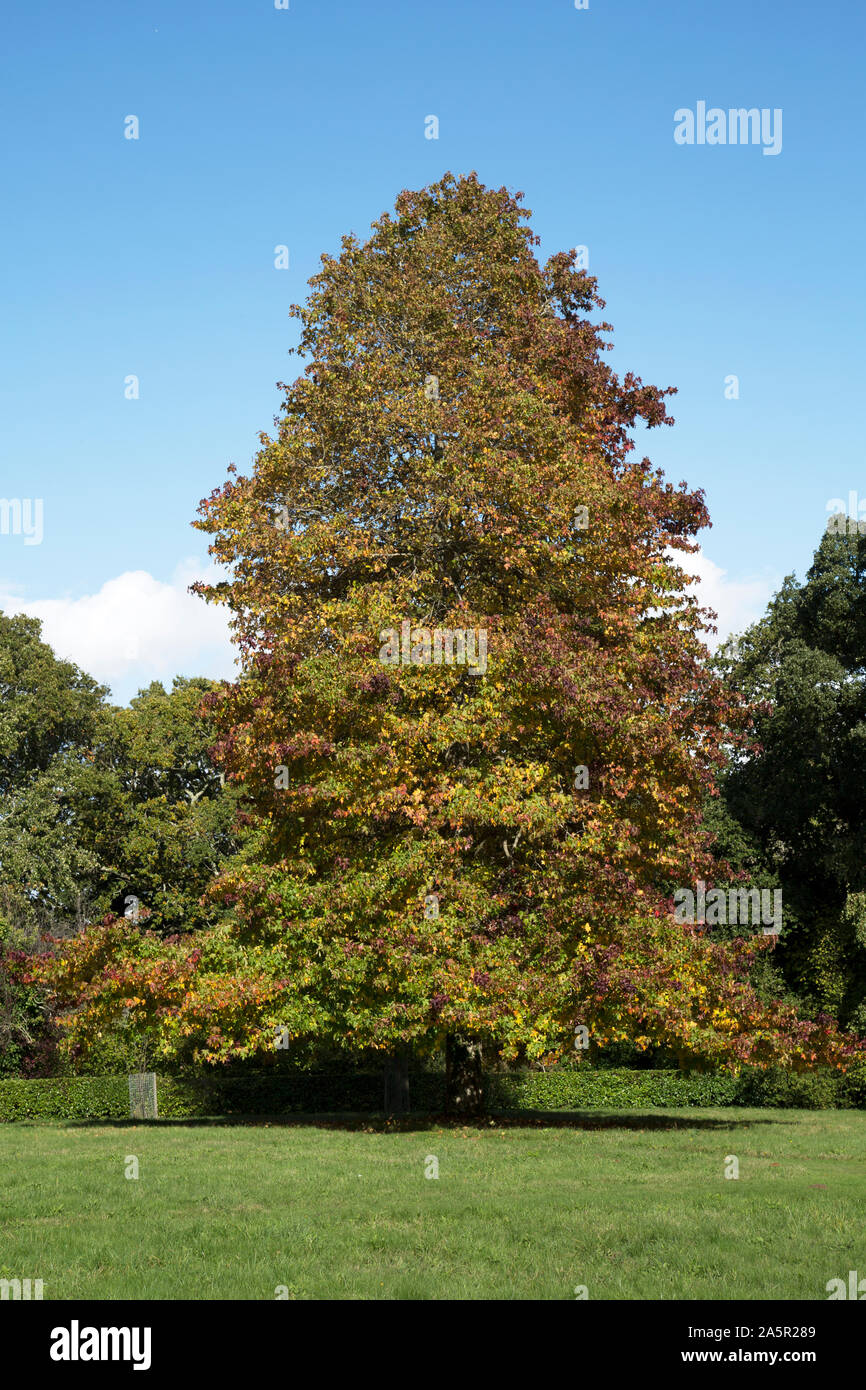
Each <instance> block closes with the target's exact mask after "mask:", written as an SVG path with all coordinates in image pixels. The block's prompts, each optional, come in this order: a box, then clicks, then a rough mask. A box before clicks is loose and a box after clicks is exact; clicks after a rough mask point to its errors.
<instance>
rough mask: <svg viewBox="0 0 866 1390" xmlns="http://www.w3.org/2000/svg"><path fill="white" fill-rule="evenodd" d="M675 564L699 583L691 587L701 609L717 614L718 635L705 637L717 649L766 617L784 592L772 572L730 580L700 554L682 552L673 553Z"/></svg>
mask: <svg viewBox="0 0 866 1390" xmlns="http://www.w3.org/2000/svg"><path fill="white" fill-rule="evenodd" d="M673 554H674V556H675V558H676V563H677V564H678V565H679V566H680V568H681V569H682V570H683V571H684V572H685V573H686V574H689V575H695V576H696V579H697V580H698V581H699V582H697V583H693V584H690V585H689V590H690V592H691V593H693V594H694V595H695V597H696V598H697V600H698V602H699V603H700V605H701V607H702V608H713V609H715V611H716V613H717V614H718V618H717V620H716V626H717V627H718V629H719V631H718V633H717V634H716V635H713V634H708V635H706V637H705V640H706V642H707V645H708V646H709V647H711V648H713V649H714V648H715V647H717V646H718V645H719V643H720V642H723V641H724V639H725V638H726V637H729V636H730V635H731V634H732V633H736V632H744V631H745V629H746V628H747V627H750V626H751V624H752V623H754V622H757V620H758V619H759V618H762V617H763V616H764V611H765V609H766V607H767V604H768V603H769V601H770V599H771V598H772V597H773V594H774V593H775V592H776V591H777V589H779V588H781V585H782V577H781V575H777V574H773V573H771V572H770V571H769V570H767V571H765V572H764V573H762V574H757V575H755V574H752V575H749V576H744V577H742V578H740V579H730V578H729V577H728V571H727V570H725V569H722V567H721V566H720V565H717V564H716V563H715V562H714V561H713V560H711V559H710V558H709V556H708V555H705V554H704V552H703V550H699V551H697V552H696V554H694V555H684V554H683V553H682V551H674V552H673Z"/></svg>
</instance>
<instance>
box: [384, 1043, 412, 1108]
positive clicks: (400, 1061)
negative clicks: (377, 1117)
mask: <svg viewBox="0 0 866 1390" xmlns="http://www.w3.org/2000/svg"><path fill="white" fill-rule="evenodd" d="M408 1109H409V1049H408V1048H407V1047H404V1048H399V1049H398V1050H397V1051H395V1052H392V1053H391V1054H390V1055H389V1056H388V1057H387V1058H386V1059H385V1114H386V1115H405V1114H406V1111H407V1110H408Z"/></svg>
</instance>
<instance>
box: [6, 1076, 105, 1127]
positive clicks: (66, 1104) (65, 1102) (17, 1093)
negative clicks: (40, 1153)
mask: <svg viewBox="0 0 866 1390" xmlns="http://www.w3.org/2000/svg"><path fill="white" fill-rule="evenodd" d="M124 1116H126V1117H127V1118H129V1080H128V1078H127V1077H125V1076H62V1077H51V1078H50V1079H49V1080H47V1081H29V1080H27V1081H25V1080H22V1079H20V1078H19V1077H8V1078H5V1077H4V1078H3V1079H2V1080H0V1120H120V1119H123V1118H124Z"/></svg>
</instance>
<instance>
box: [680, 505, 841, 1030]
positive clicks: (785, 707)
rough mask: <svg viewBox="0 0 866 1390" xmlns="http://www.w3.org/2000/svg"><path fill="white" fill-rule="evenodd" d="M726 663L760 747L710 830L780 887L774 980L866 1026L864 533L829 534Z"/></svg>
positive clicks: (758, 879) (726, 790)
mask: <svg viewBox="0 0 866 1390" xmlns="http://www.w3.org/2000/svg"><path fill="white" fill-rule="evenodd" d="M718 665H719V667H720V668H721V670H722V671H723V672H724V674H725V676H726V679H727V681H728V682H729V684H730V686H731V687H732V688H734V689H736V690H737V691H739V692H741V693H742V694H743V695H744V696H746V697H747V698H748V699H749V700H752V701H756V702H758V713H757V719H756V728H755V735H756V747H755V748H754V749H753V750H752V751H751V753H750V754H749V755H748V756H746V757H737V758H734V759H733V760H732V764H731V766H730V768H729V770H728V772H727V775H726V776H725V777H724V778H723V779H722V782H721V789H722V799H721V801H720V802H717V803H715V804H714V805H711V806H710V807H709V808H708V814H707V826H708V829H709V830H710V831H711V833H712V834H713V837H714V840H715V847H716V850H717V852H718V854H719V855H720V857H722V858H726V859H728V860H729V862H730V863H731V865H732V866H733V867H734V868H735V869H738V870H742V871H743V872H744V873H745V874H746V876H747V879H748V880H749V881H750V882H753V883H754V884H756V885H758V884H760V886H762V887H773V886H775V884H776V883H780V884H781V886H782V889H783V895H784V927H783V931H782V935H781V937H780V940H779V943H778V946H777V949H776V951H775V952H774V953H773V956H772V957H771V958H770V960H771V962H772V971H773V975H772V977H771V976H768V983H770V984H772V983H774V982H775V984H776V986H778V983H779V981H780V979H781V981H782V982H783V983H784V986H785V987H786V988H787V990H788V991H793V992H794V993H795V994H796V995H797V997H798V998H799V999H801V1000H802V1001H803V1005H804V1006H805V1009H806V1010H807V1011H808V1012H810V1013H812V1014H813V1015H814V1014H815V1013H816V1012H817V1011H819V1010H826V1011H828V1012H830V1013H832V1014H834V1015H835V1016H837V1017H838V1018H839V1019H840V1021H841V1022H842V1024H843V1025H845V1026H848V1027H849V1028H851V1029H852V1030H854V1031H857V1032H860V1033H866V805H864V800H866V798H864V786H866V536H860V535H859V534H858V535H850V536H849V535H845V534H834V533H831V532H828V533H827V534H826V535H825V536H824V537H823V539H822V541H821V544H820V545H819V547H818V550H817V551H816V553H815V557H814V561H813V564H812V567H811V569H810V570H809V572H808V574H807V576H806V580H805V582H804V583H803V584H802V585H800V584H798V583H797V582H796V580H794V579H793V578H789V579H786V581H785V583H784V585H783V587H782V589H781V590H780V592H779V593H778V594H777V596H776V598H775V599H774V600H773V602H772V603H771V605H770V607H769V610H768V612H767V615H766V617H765V618H763V619H762V620H761V622H760V623H758V624H756V625H755V626H754V627H753V628H751V629H750V630H749V632H747V633H746V634H745V636H744V637H743V638H741V639H740V641H739V643H738V644H737V646H736V648H735V649H728V650H727V651H726V652H724V653H723V654H722V656H721V658H720V659H719V662H718Z"/></svg>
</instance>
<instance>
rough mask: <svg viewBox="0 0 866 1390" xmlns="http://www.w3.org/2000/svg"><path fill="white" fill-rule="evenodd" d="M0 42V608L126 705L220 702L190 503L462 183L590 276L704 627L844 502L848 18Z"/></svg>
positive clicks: (55, 28)
mask: <svg viewBox="0 0 866 1390" xmlns="http://www.w3.org/2000/svg"><path fill="white" fill-rule="evenodd" d="M3 38H4V42H3V45H2V58H0V68H2V74H0V75H2V81H0V107H2V125H3V130H4V135H5V139H4V142H3V144H4V152H3V154H2V163H0V170H2V172H0V177H2V187H3V193H4V199H3V201H4V209H5V211H4V217H3V219H2V226H0V250H2V255H0V276H2V284H3V289H2V294H3V309H4V311H3V320H4V327H5V332H4V349H5V350H4V353H3V370H2V373H0V393H2V400H0V465H2V467H0V494H2V496H4V497H7V498H22V499H25V498H31V499H35V498H41V499H43V508H44V523H43V528H44V534H43V539H42V541H41V543H40V544H32V545H27V544H25V542H24V537H23V536H22V535H14V534H9V535H0V608H2V609H3V610H4V611H7V612H13V611H27V612H34V613H37V614H38V615H39V616H41V617H42V618H43V619H44V622H45V633H46V636H47V637H48V639H49V640H50V641H51V642H52V644H53V645H54V646H55V648H56V649H57V650H58V651H59V652H60V653H61V654H62V655H68V656H71V657H73V658H74V659H76V660H78V661H79V662H80V663H81V664H82V665H84V666H85V667H86V668H87V669H89V670H91V671H93V673H94V674H96V675H98V676H99V677H100V678H101V679H104V680H106V681H107V682H108V683H109V684H110V685H111V687H112V689H113V691H114V694H115V697H116V698H118V699H120V700H125V699H127V698H129V696H130V695H131V694H133V693H134V691H135V689H136V688H137V687H138V686H139V685H140V684H142V683H145V682H146V681H148V680H150V679H151V678H152V677H159V678H162V679H167V678H168V679H170V677H171V675H172V674H174V673H175V672H182V673H184V674H190V675H191V674H197V673H205V674H212V675H230V674H231V660H230V656H229V653H228V648H227V645H226V641H225V637H224V631H223V626H222V618H221V616H220V615H219V614H218V613H215V612H213V611H212V610H207V609H206V608H205V605H204V604H202V603H201V602H200V601H199V600H195V599H190V598H187V597H186V594H185V590H186V585H187V584H188V583H189V581H190V579H191V578H192V577H195V575H196V574H198V573H200V572H201V571H202V570H203V568H204V567H205V565H206V563H207V554H206V541H205V538H204V537H201V536H199V534H198V533H197V532H195V531H192V530H191V529H190V525H189V523H190V521H191V520H192V519H193V517H194V515H195V509H196V505H197V503H198V500H199V498H200V497H202V496H203V495H204V494H206V493H207V492H210V490H211V489H212V488H213V487H215V486H217V485H218V484H220V483H221V482H222V481H223V479H224V476H225V468H226V465H227V464H228V463H229V462H235V463H236V464H237V465H238V467H239V468H240V469H241V471H243V470H244V469H245V468H247V467H248V466H249V463H250V460H251V458H252V456H253V454H254V452H255V449H256V446H257V434H258V431H259V430H261V429H269V428H270V427H271V424H272V420H273V416H274V414H275V412H276V411H277V409H278V407H279V393H278V391H277V390H276V384H275V383H276V382H277V381H278V380H282V379H286V378H287V377H289V378H291V377H292V376H293V375H294V374H295V372H296V367H295V365H294V359H290V358H288V357H287V356H286V353H287V349H288V348H289V347H291V346H293V345H294V343H295V341H296V336H295V335H296V328H295V325H294V323H293V322H292V321H290V320H289V318H288V316H287V311H288V306H289V304H290V303H291V302H292V301H293V300H299V299H302V298H303V297H304V295H305V285H306V281H307V279H308V277H309V276H310V275H312V274H314V273H315V271H316V269H317V266H318V260H319V256H320V254H321V253H322V251H330V252H333V251H336V250H337V249H338V247H339V239H340V237H341V235H342V234H343V233H344V232H345V231H348V230H353V231H355V232H357V233H359V234H361V235H363V234H365V233H366V231H367V229H368V228H369V224H370V222H371V221H372V220H373V218H375V217H377V216H378V215H379V214H380V213H381V212H382V211H383V210H384V209H386V208H390V207H391V206H393V202H394V198H395V197H396V195H397V193H398V192H399V191H400V190H401V189H402V188H404V187H413V188H414V187H420V186H422V185H424V184H426V183H430V182H432V181H434V180H436V179H438V178H440V177H441V176H442V174H443V173H444V172H445V171H446V170H449V169H450V170H451V171H452V172H454V173H463V172H468V171H469V170H471V169H475V170H476V171H477V172H478V174H479V176H480V177H481V179H482V180H483V181H484V182H485V183H488V184H493V185H497V186H498V185H500V184H506V185H507V186H509V187H510V188H511V189H512V190H516V189H522V190H523V191H524V193H525V203H526V206H528V207H529V208H531V209H532V212H533V225H534V229H535V231H536V232H537V233H538V234H539V235H540V236H541V238H542V245H541V248H540V254H541V255H542V256H543V257H547V256H548V255H550V254H552V253H553V252H554V251H557V250H560V249H563V248H567V247H573V246H577V245H584V246H586V247H588V251H589V269H590V271H591V272H592V273H593V274H594V275H596V276H597V277H598V280H599V290H600V293H601V294H602V295H603V297H604V298H605V299H606V301H607V308H606V310H605V317H606V318H608V319H609V320H610V321H611V322H612V323H613V325H614V330H615V332H614V341H615V345H616V346H615V351H614V353H613V355H612V360H613V363H614V365H615V366H616V367H617V368H618V369H620V370H622V371H625V370H628V369H631V370H634V371H635V372H637V373H638V374H639V375H640V376H642V377H643V378H644V380H645V381H650V382H653V383H655V384H657V385H660V386H667V385H675V386H677V387H678V388H679V394H678V396H677V397H676V398H675V399H674V402H673V405H672V410H673V413H674V415H675V417H676V421H677V423H676V426H675V427H674V429H673V430H663V431H658V430H657V431H653V432H652V433H651V434H649V435H648V437H647V438H646V451H647V452H649V453H650V456H651V457H652V458H653V460H654V462H656V463H657V464H659V465H660V466H662V467H663V468H664V469H665V471H666V473H667V474H668V476H669V477H670V478H671V480H672V481H674V482H678V481H679V480H680V479H681V478H685V479H687V480H688V482H689V484H690V485H692V486H694V487H703V488H705V490H706V493H707V498H708V502H709V506H710V513H711V516H712V518H713V523H714V524H713V528H712V529H711V530H709V531H707V532H705V533H703V535H702V544H703V557H702V560H701V562H700V564H701V566H702V573H703V574H704V577H705V584H704V586H703V592H704V595H705V597H706V598H707V600H708V601H711V602H713V603H714V604H715V605H716V606H717V607H718V608H719V610H720V614H721V616H722V622H723V626H724V627H725V628H730V627H737V626H740V625H742V623H744V622H745V621H748V620H749V619H750V618H751V617H753V616H756V615H757V614H758V613H760V611H761V610H762V609H763V606H764V603H765V601H766V598H767V597H768V596H769V594H770V592H772V590H773V588H774V587H775V586H776V585H777V584H778V582H779V580H780V579H781V577H782V576H783V575H784V574H785V573H789V572H791V571H792V570H796V571H797V572H798V573H800V574H802V573H803V572H804V570H805V569H806V568H807V567H808V564H809V560H810V557H811V554H812V551H813V550H814V547H815V545H816V544H817V542H818V539H819V536H820V532H821V530H822V528H823V525H824V522H825V517H826V503H827V501H828V500H829V499H830V498H834V497H842V498H847V497H848V494H849V492H851V491H852V490H854V491H857V492H858V494H859V495H862V496H863V498H864V500H866V469H864V463H863V449H862V445H861V443H860V440H859V437H855V425H856V416H857V406H858V404H859V401H860V399H861V397H862V394H863V387H862V383H863V376H864V353H863V348H862V335H863V322H864V297H866V296H864V270H863V256H862V254H861V243H862V241H863V232H862V226H863V210H864V209H863V203H864V193H863V145H864V125H866V122H864V115H863V106H862V98H861V94H862V63H863V52H864V40H866V19H864V12H863V10H862V9H861V7H860V6H859V5H857V4H856V3H855V0H829V3H822V4H821V5H817V4H806V3H803V2H802V0H793V3H782V0H772V3H771V0H729V3H727V4H726V5H724V6H720V5H706V4H699V3H695V0H676V2H675V3H665V0H653V2H652V3H649V0H646V2H645V3H642V2H641V0H589V8H588V9H585V10H577V9H575V6H574V0H534V3H528V2H527V3H517V0H437V3H421V4H412V3H406V0H399V3H398V0H352V2H351V3H350V0H290V8H289V9H288V10H277V9H275V7H274V4H273V0H255V2H254V0H231V2H229V0H213V3H189V4H185V3H178V0H174V3H171V4H169V3H165V4H146V3H141V4H133V3H131V2H130V0H112V3H105V2H104V0H89V2H86V3H83V4H81V5H75V6H73V5H68V4H61V3H51V2H50V0H49V3H43V4H40V5H38V6H32V7H25V6H23V5H22V6H18V7H16V8H15V9H13V10H7V13H6V17H5V21H4V34H3ZM699 101H705V102H706V103H707V106H708V107H719V108H722V109H723V110H727V109H729V108H734V107H749V108H750V107H757V108H759V109H764V108H767V109H769V110H775V109H777V108H778V109H781V111H782V113H783V122H782V133H783V138H782V149H781V152H780V153H779V154H777V155H765V154H764V153H763V149H762V147H761V146H760V145H715V146H713V145H707V144H704V145H698V144H695V145H678V144H677V143H676V142H675V141H674V138H673V137H674V126H675V122H674V113H675V111H677V110H678V109H680V108H691V109H693V110H694V109H695V108H696V106H697V103H698V102H699ZM129 115H135V116H137V117H138V119H139V122H140V131H139V139H138V140H128V139H125V138H124V120H125V118H126V117H127V116H129ZM429 115H436V116H437V117H438V120H439V138H438V139H436V140H430V139H426V138H425V118H426V117H427V116H429ZM281 244H285V245H287V246H288V247H289V256H290V267H289V269H288V270H277V269H275V268H274V248H275V247H276V246H277V245H281ZM130 375H135V376H137V377H138V379H139V391H140V395H139V399H137V400H128V399H126V398H125V395H124V389H125V386H124V383H125V380H126V378H127V377H129V376H130ZM730 375H736V376H737V378H738V380H739V398H738V399H736V400H732V399H725V379H726V377H728V376H730ZM642 442H643V441H642Z"/></svg>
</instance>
